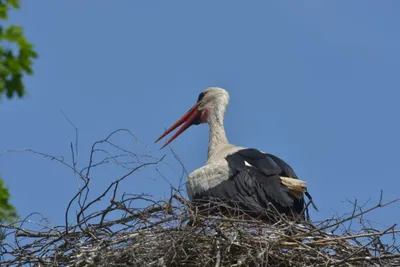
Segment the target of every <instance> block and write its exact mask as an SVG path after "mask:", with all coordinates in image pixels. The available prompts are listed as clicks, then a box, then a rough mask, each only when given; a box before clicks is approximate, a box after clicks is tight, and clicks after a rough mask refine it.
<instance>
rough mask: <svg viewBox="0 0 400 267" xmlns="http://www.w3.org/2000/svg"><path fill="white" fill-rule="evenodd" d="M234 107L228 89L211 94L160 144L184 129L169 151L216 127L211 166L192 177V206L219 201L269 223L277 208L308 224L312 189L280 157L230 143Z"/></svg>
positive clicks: (211, 143) (214, 89)
mask: <svg viewBox="0 0 400 267" xmlns="http://www.w3.org/2000/svg"><path fill="white" fill-rule="evenodd" d="M228 103H229V94H228V92H227V91H225V90H224V89H222V88H218V87H209V88H207V89H205V90H204V91H203V92H201V93H200V95H199V97H198V99H197V103H196V104H195V105H194V106H193V107H192V108H191V109H190V110H189V111H188V112H187V113H186V114H185V115H184V116H183V117H182V118H181V119H179V120H178V121H177V122H176V123H175V124H174V125H172V126H171V127H170V128H169V129H167V131H166V132H165V133H164V134H162V135H161V136H160V137H159V138H158V139H157V140H156V142H157V141H159V140H160V139H161V138H163V137H164V136H166V135H167V134H169V133H170V132H171V131H173V130H174V129H176V128H177V127H178V126H180V125H181V124H183V126H182V127H181V128H180V129H179V130H178V131H177V132H176V133H175V134H174V135H173V136H172V137H171V138H170V139H169V140H168V141H167V142H166V143H165V144H164V145H163V146H162V148H164V147H165V146H167V145H168V144H169V143H171V142H172V141H173V140H174V139H175V138H176V137H178V136H179V135H180V134H181V133H182V132H184V131H185V130H186V129H187V128H189V127H190V126H192V125H198V124H201V123H208V125H209V126H210V139H209V143H208V157H207V163H206V165H205V166H203V167H201V168H199V169H197V170H195V171H193V172H192V173H191V174H190V175H189V177H188V183H187V193H188V196H189V198H190V200H191V201H204V200H206V201H207V200H210V199H213V198H214V199H219V200H222V201H226V202H228V203H232V204H235V205H238V206H239V207H241V209H242V210H244V211H246V212H247V213H248V214H249V215H251V216H253V217H254V216H256V217H264V216H265V215H266V211H267V210H269V209H270V208H271V207H270V206H269V204H272V205H273V206H274V207H275V209H276V210H277V211H278V212H280V213H284V214H287V215H289V216H291V217H293V216H296V215H297V216H296V217H298V215H301V216H300V217H301V218H304V210H303V209H305V208H306V207H305V206H306V205H305V201H304V194H306V195H307V197H309V198H310V200H311V196H310V195H309V194H308V192H307V191H306V183H305V182H303V181H301V180H299V179H298V178H297V176H296V174H295V172H294V171H293V169H292V168H291V167H290V166H289V165H288V164H287V163H286V162H284V161H283V160H282V159H280V158H278V157H276V156H274V155H271V154H267V153H264V152H262V151H260V150H257V149H252V148H244V147H238V146H234V145H231V144H230V143H229V142H228V139H227V137H226V134H225V129H224V116H225V110H226V107H227V106H228Z"/></svg>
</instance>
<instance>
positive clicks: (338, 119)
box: [0, 0, 400, 224]
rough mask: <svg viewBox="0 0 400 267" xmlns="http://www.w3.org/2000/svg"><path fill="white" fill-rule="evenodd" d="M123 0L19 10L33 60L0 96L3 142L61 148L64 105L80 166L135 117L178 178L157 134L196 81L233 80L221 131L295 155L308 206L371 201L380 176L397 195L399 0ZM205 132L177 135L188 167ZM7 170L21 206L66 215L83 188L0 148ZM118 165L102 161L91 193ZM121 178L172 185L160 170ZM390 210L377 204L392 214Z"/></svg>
mask: <svg viewBox="0 0 400 267" xmlns="http://www.w3.org/2000/svg"><path fill="white" fill-rule="evenodd" d="M117 2H118V4H116V3H117ZM117 2H115V3H114V2H113V3H114V4H111V2H110V1H77V0H75V1H72V0H71V1H23V5H22V9H21V10H20V11H18V12H14V13H13V14H12V17H11V20H12V22H14V23H17V24H22V25H23V26H24V28H25V32H26V35H27V36H28V37H29V39H30V40H31V41H32V42H33V43H34V44H35V45H36V48H37V51H38V53H39V55H40V59H38V60H37V61H36V64H35V66H34V69H35V75H34V76H33V77H29V78H27V79H26V85H27V89H28V91H29V96H28V97H26V98H25V99H23V100H18V99H15V100H12V101H6V100H3V101H2V103H1V104H0V110H1V116H0V125H1V131H0V132H1V142H0V151H1V152H3V151H5V150H7V149H24V148H31V149H35V150H38V151H42V152H45V153H49V154H53V155H63V156H65V157H67V159H68V160H69V159H70V151H69V142H70V141H73V140H74V130H73V128H71V126H70V125H69V124H68V122H67V121H66V120H65V119H64V117H63V116H62V114H61V113H60V110H62V111H63V112H65V113H66V114H67V116H68V117H69V118H70V119H71V121H72V122H73V123H74V124H75V125H76V126H77V127H78V128H79V134H80V135H79V152H80V154H79V160H80V164H81V166H84V165H85V163H86V162H87V153H88V151H89V148H90V146H91V144H92V143H93V142H94V141H96V140H99V139H102V138H104V137H105V136H106V135H108V134H109V133H110V132H111V131H113V130H115V129H118V128H128V129H130V130H132V132H133V133H134V134H135V135H136V136H137V137H138V138H139V139H140V141H141V143H142V144H143V145H147V147H148V149H149V150H150V152H149V153H150V154H151V155H153V156H156V157H160V156H162V155H163V154H167V158H166V160H167V162H168V163H169V164H171V165H172V166H173V167H172V168H171V169H168V168H167V167H165V166H164V167H163V168H164V169H163V170H164V171H165V173H166V175H167V178H168V179H169V180H170V181H171V182H172V183H174V184H177V183H178V181H179V178H180V168H179V165H178V164H177V163H176V162H175V161H174V159H173V156H172V155H171V153H170V151H169V149H166V150H163V151H161V152H160V151H158V149H159V147H160V146H161V144H156V145H155V144H153V141H154V140H155V139H156V138H157V137H158V136H159V135H160V134H161V133H162V132H163V130H164V129H165V127H168V126H169V125H171V123H173V122H174V121H175V120H176V119H178V118H179V117H180V116H181V115H182V114H183V113H184V112H186V111H187V110H188V109H189V108H190V107H191V105H192V104H194V102H195V101H196V99H197V96H198V94H199V92H200V91H202V90H203V89H204V88H206V87H208V86H219V87H223V88H225V89H227V90H228V91H229V92H230V94H231V103H230V106H229V107H228V110H227V114H226V130H227V133H228V138H229V140H230V141H231V142H232V143H233V144H236V145H241V146H247V147H255V148H259V149H261V150H263V151H268V152H270V153H273V154H276V155H278V156H280V157H282V158H283V159H285V160H286V161H287V162H288V163H290V164H291V165H292V167H293V168H294V169H295V170H296V172H297V174H298V175H299V176H300V177H301V178H302V179H303V180H306V181H307V182H308V185H309V190H310V192H311V193H312V195H313V197H314V199H315V201H316V202H317V204H318V206H319V208H320V212H319V213H315V212H312V215H314V218H316V219H320V218H324V217H327V216H331V215H333V214H335V213H343V212H346V211H350V209H351V206H350V205H349V204H346V203H345V201H346V199H351V200H353V199H354V198H358V199H359V201H360V202H365V201H366V200H367V199H369V198H372V201H374V202H375V201H377V200H378V197H379V192H380V190H381V189H382V190H384V194H385V195H384V197H385V199H393V198H396V197H399V179H400V177H399V172H398V168H399V164H400V156H399V153H398V151H399V149H400V140H399V138H400V122H399V115H400V105H399V99H400V89H399V82H400V78H399V77H400V76H399V73H400V50H399V47H400V35H399V25H400V17H399V16H398V13H399V10H400V9H399V8H400V2H398V1H368V2H365V1H350V2H349V1H344V0H343V1H265V0H259V1H232V0H229V1H228V0H225V1H208V0H206V1H183V0H182V1H128V0H125V1H122V0H121V1H117ZM121 138H123V137H121ZM116 141H117V142H119V143H120V144H121V145H123V146H124V147H125V148H129V149H131V150H132V151H138V150H139V149H142V148H139V147H138V146H137V145H135V144H134V143H133V142H131V143H129V141H128V140H127V139H121V140H116ZM207 141H208V126H206V125H201V126H198V127H193V128H191V129H190V130H188V131H187V132H185V134H184V135H183V136H181V138H179V139H178V140H177V141H175V142H174V143H173V144H172V148H173V149H174V150H175V151H176V153H178V154H179V156H180V158H181V159H182V160H183V162H184V164H185V166H186V168H187V169H188V171H189V172H190V171H193V170H194V169H196V168H198V167H200V166H202V165H203V164H204V162H205V160H206V149H207ZM142 150H143V149H142ZM0 171H1V173H2V177H3V178H4V179H5V182H6V184H7V185H8V187H9V188H10V191H11V194H12V203H13V204H14V205H15V206H16V208H17V209H18V211H19V213H20V214H21V215H22V216H25V215H27V214H29V213H30V212H33V211H37V212H41V213H43V214H44V215H46V216H47V217H48V218H49V219H50V220H51V221H52V222H53V223H54V224H59V223H62V222H63V214H64V210H65V207H66V205H67V202H68V200H69V199H70V198H71V196H72V195H73V194H74V193H75V192H76V189H77V185H76V180H75V178H74V176H73V175H72V173H71V172H70V171H69V170H68V169H66V168H64V167H62V166H61V165H59V164H56V163H55V162H51V161H48V160H45V159H44V158H42V157H38V156H33V155H30V154H21V153H16V154H15V153H13V154H5V155H2V156H1V157H0ZM117 173H118V174H119V173H120V170H119V169H118V168H117V167H115V166H111V167H110V168H107V169H106V170H105V171H104V172H102V171H101V172H98V173H97V176H96V177H95V178H94V181H93V191H94V192H96V190H101V189H103V188H104V186H105V185H106V184H107V183H108V182H109V181H111V180H112V179H113V178H114V177H116V176H117ZM122 190H123V191H125V192H130V193H141V192H143V193H151V194H153V195H154V196H155V197H156V198H160V197H163V196H168V194H169V192H170V189H169V185H168V183H166V182H165V181H164V180H163V179H162V178H161V177H160V176H159V175H158V174H157V173H156V171H155V170H154V168H153V169H152V168H148V169H146V170H143V171H142V172H140V173H138V174H137V175H134V176H132V177H130V178H129V179H128V180H126V181H125V183H123V185H122ZM105 201H107V199H106V200H105ZM371 204H372V202H371ZM398 210H399V204H396V205H394V206H391V207H389V208H386V209H384V210H381V211H379V212H376V213H374V216H376V217H375V219H376V220H379V221H380V222H382V223H385V224H393V223H395V222H399V221H400V213H399V212H398ZM378 216H382V218H380V219H378Z"/></svg>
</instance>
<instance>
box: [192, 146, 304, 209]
mask: <svg viewBox="0 0 400 267" xmlns="http://www.w3.org/2000/svg"><path fill="white" fill-rule="evenodd" d="M226 160H227V162H228V164H229V167H230V168H231V170H233V172H234V174H233V175H232V176H231V177H230V178H229V179H228V180H226V181H224V182H222V183H221V184H219V185H217V186H215V187H213V188H209V189H208V190H206V191H205V192H202V193H201V194H199V195H195V196H194V199H204V198H217V199H220V200H224V201H228V202H232V203H234V204H235V205H239V206H240V207H241V208H242V209H244V210H245V211H247V212H250V213H253V215H257V216H258V215H260V214H262V213H264V212H265V210H267V209H269V207H268V205H269V203H271V204H272V205H274V207H275V208H276V209H277V210H278V211H279V212H281V213H286V214H288V215H292V214H293V213H297V214H299V213H301V212H302V211H303V208H304V199H303V198H301V199H297V198H295V197H292V196H291V195H290V193H289V190H288V188H287V187H286V186H285V185H283V184H282V182H281V179H280V177H279V176H287V177H292V178H297V176H296V174H295V172H294V171H293V169H292V168H291V167H290V166H289V165H288V164H287V163H286V162H284V161H283V160H282V159H280V158H278V157H276V156H274V155H271V154H265V153H262V152H261V151H259V150H257V149H242V150H239V151H237V152H235V153H233V154H231V155H228V156H227V157H226ZM246 162H247V163H248V164H250V165H251V166H246Z"/></svg>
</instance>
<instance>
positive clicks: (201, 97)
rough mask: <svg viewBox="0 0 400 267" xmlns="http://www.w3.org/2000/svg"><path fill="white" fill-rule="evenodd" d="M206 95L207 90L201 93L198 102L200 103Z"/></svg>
mask: <svg viewBox="0 0 400 267" xmlns="http://www.w3.org/2000/svg"><path fill="white" fill-rule="evenodd" d="M205 95H206V92H201V93H200V95H199V98H197V103H199V102H200V101H201V100H202V99H203V97H204V96H205Z"/></svg>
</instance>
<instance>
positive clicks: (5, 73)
mask: <svg viewBox="0 0 400 267" xmlns="http://www.w3.org/2000/svg"><path fill="white" fill-rule="evenodd" d="M19 7H20V1H19V0H0V99H1V96H2V95H3V94H5V95H6V96H7V98H12V97H14V96H15V95H17V96H18V97H22V96H24V95H25V94H26V91H25V86H24V83H23V76H24V75H25V74H27V75H32V74H33V71H32V65H33V60H34V59H35V58H37V56H38V55H37V53H36V51H35V50H34V48H33V45H32V44H31V43H30V42H29V41H28V40H27V39H26V37H25V36H24V34H23V30H22V27H21V26H16V25H9V26H5V25H4V22H5V21H7V19H8V14H9V11H10V10H11V9H19ZM9 198H10V195H9V193H8V189H7V188H6V187H5V185H4V182H3V180H1V179H0V222H1V221H12V220H14V219H15V218H16V217H17V214H16V211H15V208H14V207H13V206H12V205H11V204H10V203H9ZM0 240H1V235H0Z"/></svg>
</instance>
